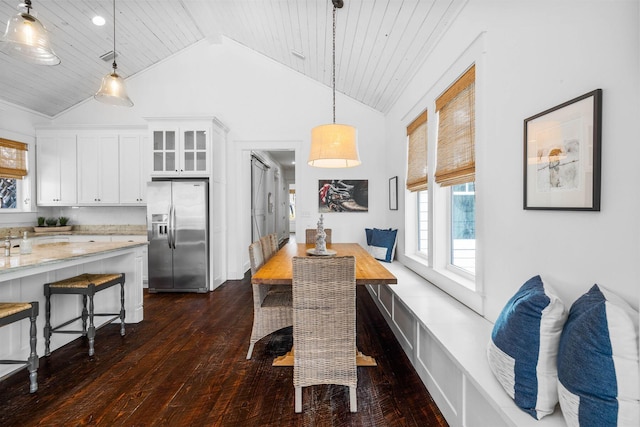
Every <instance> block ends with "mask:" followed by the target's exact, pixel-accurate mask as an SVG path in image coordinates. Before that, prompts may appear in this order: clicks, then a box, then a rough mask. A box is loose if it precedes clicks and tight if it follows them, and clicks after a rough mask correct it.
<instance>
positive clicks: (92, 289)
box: [87, 285, 96, 356]
mask: <svg viewBox="0 0 640 427" xmlns="http://www.w3.org/2000/svg"><path fill="white" fill-rule="evenodd" d="M94 293H95V286H93V285H91V286H89V330H88V331H87V337H89V356H93V354H94V353H95V351H94V348H93V345H94V343H95V340H96V327H95V326H94V324H93V309H94V306H93V295H94Z"/></svg>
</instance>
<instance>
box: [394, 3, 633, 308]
mask: <svg viewBox="0 0 640 427" xmlns="http://www.w3.org/2000/svg"><path fill="white" fill-rule="evenodd" d="M639 16H640V14H639V11H638V2H637V1H614V2H611V1H589V2H578V1H565V2H555V1H538V2H513V1H491V2H489V1H486V0H470V1H469V3H468V4H467V6H466V7H465V9H464V10H463V11H462V12H461V13H460V15H459V16H458V17H457V19H456V21H455V22H454V25H453V26H452V28H451V29H450V30H449V31H448V32H447V33H446V35H445V36H444V37H443V39H442V41H441V43H440V44H439V45H438V47H437V48H436V49H435V50H434V51H433V52H432V53H431V55H430V57H429V58H428V59H427V61H426V62H425V64H424V66H423V67H422V68H421V69H420V70H419V71H418V72H417V74H416V76H415V78H414V79H413V81H412V83H411V84H410V85H409V87H407V89H406V90H405V91H404V93H403V94H402V96H401V97H400V99H399V101H398V102H397V103H396V105H395V106H394V108H393V110H392V111H391V112H390V113H389V114H388V115H387V118H386V125H387V129H386V130H387V140H388V141H389V142H388V146H387V158H388V159H389V163H388V164H389V165H390V166H389V169H388V170H389V175H398V176H399V177H400V180H399V181H400V185H402V184H403V183H404V179H405V167H404V165H403V162H404V161H405V159H404V153H403V152H402V151H401V150H397V149H396V147H395V146H396V145H399V144H402V142H403V141H405V139H406V136H405V135H406V126H407V124H408V123H410V122H411V121H412V120H413V119H414V118H415V117H416V116H417V115H418V114H419V113H420V112H421V111H423V110H424V108H426V107H431V106H432V104H431V103H432V102H433V98H434V97H435V96H437V95H438V94H439V93H435V92H436V91H435V89H436V88H438V86H439V84H440V82H441V80H442V79H445V80H446V79H455V77H456V73H455V68H456V66H458V64H459V63H460V62H461V60H462V59H466V58H467V57H475V58H476V60H477V63H476V69H477V77H476V91H477V95H478V99H477V103H478V107H479V111H478V116H477V117H476V120H477V126H478V130H479V132H478V134H477V135H476V139H477V140H476V143H477V151H476V156H477V159H476V161H477V168H476V184H477V233H478V241H477V245H478V257H479V258H480V260H481V265H479V266H478V270H479V277H478V280H479V281H480V282H481V283H482V285H483V286H484V295H485V301H484V312H485V315H486V317H487V318H488V319H489V320H492V321H493V320H495V318H496V317H497V315H498V313H499V311H500V310H501V309H502V307H503V305H504V304H505V302H506V301H507V299H508V298H509V297H510V296H511V295H512V294H513V293H514V292H515V290H516V289H517V288H518V287H519V286H520V285H521V284H522V283H524V281H526V280H527V279H529V278H530V277H531V276H533V275H535V274H541V275H542V276H543V278H544V279H546V280H548V281H549V282H551V283H552V284H554V285H555V287H556V289H557V290H558V292H559V294H560V296H561V297H562V298H563V300H564V301H565V302H566V303H567V304H571V303H572V302H573V301H574V300H575V299H576V298H577V297H578V296H579V295H581V294H582V293H584V292H586V291H587V290H588V289H589V288H590V287H591V286H592V285H593V284H594V283H598V284H600V285H603V286H606V287H608V288H610V289H612V290H614V291H616V292H617V293H619V294H620V295H622V296H623V297H624V298H625V299H626V300H627V301H629V302H630V303H631V304H632V305H633V306H635V307H637V306H638V297H639V290H638V289H639V287H638V279H639V278H640V262H638V260H639V259H640V250H639V249H640V248H639V243H640V242H639V236H640V224H639V222H638V221H637V215H638V212H639V210H640V197H638V194H637V192H636V191H635V187H636V183H637V182H638V181H639V179H638V178H639V171H640V168H638V166H637V161H638V160H637V159H638V158H640V144H638V142H637V141H638V137H637V120H638V117H640V115H639V113H640V101H639V99H640V98H639V96H638V95H640V85H639V81H640V80H639V79H640V65H639V61H640V47H639V46H640V35H639V28H640V25H639V21H640V19H639ZM462 62H464V61H462ZM597 88H602V90H603V120H602V207H601V211H600V212H558V211H556V212H554V211H525V210H523V208H522V199H523V194H522V193H523V189H522V188H523V182H522V180H523V170H522V158H523V120H524V119H525V118H527V117H530V116H532V115H534V114H536V113H539V112H541V111H544V110H546V109H548V108H551V107H553V106H555V105H558V104H560V103H562V102H564V101H567V100H569V99H572V98H575V97H577V96H579V95H582V94H584V93H587V92H589V91H591V90H594V89H597ZM431 117H433V116H431ZM400 193H401V194H400V199H401V200H400V205H401V206H402V205H403V199H404V194H402V193H403V192H402V191H401V192H400ZM403 221H404V214H403V212H401V211H399V212H393V213H391V214H390V215H388V222H389V223H391V224H400V228H401V229H402V230H403V229H404V225H403ZM399 252H400V253H401V254H402V253H403V252H404V248H403V245H402V242H401V244H399ZM401 256H402V255H401Z"/></svg>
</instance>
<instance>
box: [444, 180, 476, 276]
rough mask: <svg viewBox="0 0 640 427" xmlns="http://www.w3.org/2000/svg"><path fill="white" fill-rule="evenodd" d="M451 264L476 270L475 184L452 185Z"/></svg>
mask: <svg viewBox="0 0 640 427" xmlns="http://www.w3.org/2000/svg"><path fill="white" fill-rule="evenodd" d="M449 247H450V248H451V253H450V254H449V256H450V259H451V265H453V266H455V267H458V268H461V269H462V270H464V271H466V272H468V273H471V274H475V272H476V264H475V259H476V192H475V184H474V183H473V182H469V183H466V184H459V185H454V186H453V187H451V240H450V242H449Z"/></svg>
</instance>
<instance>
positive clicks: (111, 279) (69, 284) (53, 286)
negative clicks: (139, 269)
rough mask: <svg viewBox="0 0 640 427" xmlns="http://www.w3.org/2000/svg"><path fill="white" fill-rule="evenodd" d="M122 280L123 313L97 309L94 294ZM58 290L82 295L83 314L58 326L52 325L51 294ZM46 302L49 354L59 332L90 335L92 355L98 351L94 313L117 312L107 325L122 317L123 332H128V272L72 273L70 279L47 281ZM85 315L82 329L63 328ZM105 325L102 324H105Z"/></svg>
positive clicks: (109, 314) (121, 302)
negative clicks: (125, 299)
mask: <svg viewBox="0 0 640 427" xmlns="http://www.w3.org/2000/svg"><path fill="white" fill-rule="evenodd" d="M117 284H120V313H94V309H93V296H94V295H95V294H96V292H100V291H102V290H104V289H107V288H110V287H111V286H114V285H117ZM54 294H73V295H82V315H80V316H78V317H74V318H73V319H71V320H68V321H66V322H64V323H62V324H61V325H58V326H56V327H52V326H51V295H54ZM44 296H45V298H46V302H45V320H46V321H45V326H44V339H45V341H44V344H45V345H44V347H45V356H49V355H50V354H51V351H50V349H49V345H50V343H51V335H52V334H53V333H59V334H81V335H83V336H85V335H86V336H87V338H89V356H93V354H94V348H93V346H94V341H95V336H96V328H95V326H94V324H93V318H94V316H113V317H112V318H111V319H109V320H108V321H107V322H105V323H104V325H108V324H109V323H111V322H113V321H114V320H116V319H118V318H120V335H122V336H124V316H125V312H124V273H115V274H108V273H107V274H88V273H85V274H81V275H79V276H75V277H70V278H69V279H64V280H60V281H57V282H52V283H46V284H45V285H44ZM87 297H88V299H89V308H88V309H87ZM87 318H88V319H89V327H88V328H87ZM78 319H82V330H81V331H77V330H60V329H61V328H63V327H65V326H67V325H68V324H70V323H72V322H75V321H76V320H78ZM104 325H102V326H104Z"/></svg>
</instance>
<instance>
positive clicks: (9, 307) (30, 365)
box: [0, 302, 38, 393]
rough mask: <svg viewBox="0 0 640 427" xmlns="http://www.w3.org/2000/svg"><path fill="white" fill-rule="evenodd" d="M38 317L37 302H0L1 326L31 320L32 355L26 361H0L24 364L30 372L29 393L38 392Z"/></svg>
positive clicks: (0, 361) (30, 342) (30, 340)
mask: <svg viewBox="0 0 640 427" xmlns="http://www.w3.org/2000/svg"><path fill="white" fill-rule="evenodd" d="M37 317H38V303H37V302H26V303H24V302H0V326H5V325H8V324H10V323H13V322H17V321H19V320H22V319H27V318H29V319H30V320H31V328H30V329H29V344H30V346H31V353H30V354H29V358H28V359H27V360H26V361H25V360H0V363H2V364H24V365H26V366H27V369H28V370H29V382H30V384H29V392H31V393H35V392H36V391H38V353H36V343H37V338H36V318H37Z"/></svg>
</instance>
